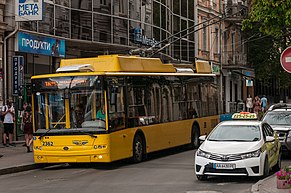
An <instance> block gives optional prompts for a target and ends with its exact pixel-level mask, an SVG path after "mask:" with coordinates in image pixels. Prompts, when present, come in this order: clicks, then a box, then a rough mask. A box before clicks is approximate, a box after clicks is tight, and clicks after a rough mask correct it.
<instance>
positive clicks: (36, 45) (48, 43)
mask: <svg viewBox="0 0 291 193" xmlns="http://www.w3.org/2000/svg"><path fill="white" fill-rule="evenodd" d="M18 51H19V52H26V53H33V54H42V55H48V56H55V57H65V53H66V45H65V40H61V39H56V38H50V37H44V36H37V35H33V34H28V33H23V32H18Z"/></svg>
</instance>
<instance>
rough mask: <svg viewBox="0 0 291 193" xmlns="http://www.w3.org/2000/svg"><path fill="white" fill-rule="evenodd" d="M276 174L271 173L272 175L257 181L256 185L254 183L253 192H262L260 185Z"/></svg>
mask: <svg viewBox="0 0 291 193" xmlns="http://www.w3.org/2000/svg"><path fill="white" fill-rule="evenodd" d="M274 176H275V174H273V175H271V176H268V177H266V178H264V179H262V180H259V181H258V182H257V183H255V184H254V185H252V189H251V192H252V193H258V192H260V186H261V185H262V184H263V183H264V181H266V180H269V179H271V178H273V177H274Z"/></svg>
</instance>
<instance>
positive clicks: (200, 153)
mask: <svg viewBox="0 0 291 193" xmlns="http://www.w3.org/2000/svg"><path fill="white" fill-rule="evenodd" d="M197 156H201V157H205V158H207V159H209V158H210V156H211V154H210V153H207V152H205V151H202V150H201V149H198V151H197Z"/></svg>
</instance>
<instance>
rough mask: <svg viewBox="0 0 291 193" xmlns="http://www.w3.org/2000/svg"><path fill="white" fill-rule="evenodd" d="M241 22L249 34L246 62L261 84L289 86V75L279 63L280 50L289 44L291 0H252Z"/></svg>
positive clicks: (290, 79) (290, 36) (290, 43)
mask: <svg viewBox="0 0 291 193" xmlns="http://www.w3.org/2000/svg"><path fill="white" fill-rule="evenodd" d="M250 6H251V8H250V13H249V17H248V18H247V19H245V20H244V21H243V22H242V25H243V26H242V29H243V30H244V31H245V33H246V34H247V36H248V50H249V52H248V62H249V63H251V64H253V65H254V67H255V72H256V79H257V80H259V81H260V82H261V84H263V85H264V86H270V84H271V83H273V84H274V82H276V83H275V85H278V86H279V87H280V88H281V89H283V88H287V87H289V86H291V76H290V74H288V73H287V72H285V71H284V70H283V68H282V67H281V65H280V55H281V53H282V51H283V50H284V49H285V48H286V47H288V46H290V45H291V9H290V7H291V0H252V1H251V3H250Z"/></svg>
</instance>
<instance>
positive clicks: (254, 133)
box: [195, 115, 281, 180]
mask: <svg viewBox="0 0 291 193" xmlns="http://www.w3.org/2000/svg"><path fill="white" fill-rule="evenodd" d="M248 116H249V117H251V119H253V118H254V117H253V116H250V115H248ZM237 117H238V119H242V117H243V116H241V115H240V116H238V115H237ZM199 139H200V140H202V141H204V142H203V143H202V144H201V146H200V147H199V149H198V150H197V151H196V153H195V173H196V176H197V179H198V180H206V179H207V177H208V176H217V175H228V176H229V175H231V176H267V175H269V171H270V169H272V168H276V169H279V168H280V167H281V145H280V142H279V140H278V137H277V134H276V133H274V131H273V129H272V128H271V126H270V125H269V124H268V123H264V122H261V121H257V120H231V121H225V122H221V123H220V124H218V125H217V126H216V127H215V128H214V129H213V130H212V132H211V133H210V134H209V135H208V136H205V135H204V136H200V138H199Z"/></svg>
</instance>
